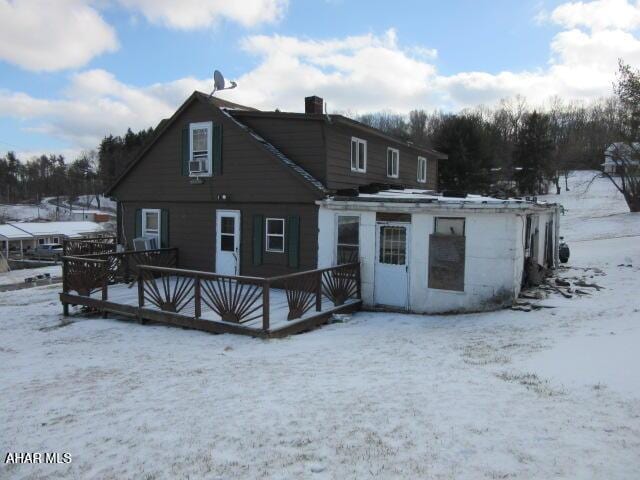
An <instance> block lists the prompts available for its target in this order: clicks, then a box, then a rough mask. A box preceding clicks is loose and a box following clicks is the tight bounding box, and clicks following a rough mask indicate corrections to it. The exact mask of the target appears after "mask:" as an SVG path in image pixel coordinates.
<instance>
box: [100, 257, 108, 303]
mask: <svg viewBox="0 0 640 480" xmlns="http://www.w3.org/2000/svg"><path fill="white" fill-rule="evenodd" d="M101 265H102V301H103V302H104V301H106V300H108V299H109V290H108V289H109V266H108V265H109V264H108V263H107V261H106V260H105V261H104V263H102V264H101Z"/></svg>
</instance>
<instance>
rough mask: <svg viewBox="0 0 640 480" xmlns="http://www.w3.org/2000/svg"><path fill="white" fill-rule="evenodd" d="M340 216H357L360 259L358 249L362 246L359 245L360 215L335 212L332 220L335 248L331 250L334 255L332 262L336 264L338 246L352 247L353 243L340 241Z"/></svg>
mask: <svg viewBox="0 0 640 480" xmlns="http://www.w3.org/2000/svg"><path fill="white" fill-rule="evenodd" d="M340 217H353V218H357V219H358V260H359V259H360V251H361V250H362V248H361V247H360V225H361V223H362V218H360V215H358V214H355V213H337V214H336V216H335V220H334V232H335V234H334V237H335V238H334V242H333V243H334V245H335V246H336V248H335V249H334V250H333V255H334V262H333V263H334V264H335V265H337V264H338V247H340V246H341V245H343V246H347V247H354V246H355V245H353V244H350V243H340V242H339V240H340Z"/></svg>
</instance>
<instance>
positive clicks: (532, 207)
mask: <svg viewBox="0 0 640 480" xmlns="http://www.w3.org/2000/svg"><path fill="white" fill-rule="evenodd" d="M318 205H320V212H319V215H318V217H319V239H318V246H319V247H318V248H319V251H318V267H319V268H323V267H327V266H329V265H336V264H340V263H343V262H345V261H357V260H359V261H360V263H361V282H362V286H361V289H362V300H363V306H364V307H369V308H380V307H382V308H392V309H400V310H407V311H411V312H416V313H441V312H451V311H475V310H486V309H491V308H497V307H499V306H501V305H503V304H509V303H510V302H512V301H513V300H514V299H515V298H516V297H517V296H518V294H519V292H520V289H521V285H522V284H523V280H524V277H525V276H526V275H527V264H532V265H536V264H537V265H540V266H542V267H545V268H553V267H554V266H555V265H556V264H557V254H558V232H559V208H560V207H559V206H558V205H555V204H545V203H538V202H532V201H525V200H518V199H509V200H503V199H497V198H490V197H481V196H466V197H464V198H455V197H443V196H439V195H437V194H434V193H433V192H426V191H420V190H388V191H380V192H378V193H370V194H363V193H360V194H358V195H356V196H351V197H350V196H344V197H341V196H333V197H330V198H327V199H325V200H322V201H319V202H318Z"/></svg>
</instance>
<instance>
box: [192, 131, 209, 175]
mask: <svg viewBox="0 0 640 480" xmlns="http://www.w3.org/2000/svg"><path fill="white" fill-rule="evenodd" d="M212 130H213V124H212V123H211V122H201V123H191V124H190V125H189V138H190V141H189V176H192V177H201V176H209V175H211V150H212V149H211V133H212Z"/></svg>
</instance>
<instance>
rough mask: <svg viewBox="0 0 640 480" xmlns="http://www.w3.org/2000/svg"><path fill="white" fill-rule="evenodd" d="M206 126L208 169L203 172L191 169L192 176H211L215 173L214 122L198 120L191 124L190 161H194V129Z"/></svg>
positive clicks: (190, 174)
mask: <svg viewBox="0 0 640 480" xmlns="http://www.w3.org/2000/svg"><path fill="white" fill-rule="evenodd" d="M203 128H205V129H206V130H207V160H206V162H207V171H206V172H202V173H195V172H193V173H192V172H191V170H189V176H190V177H210V176H211V175H213V172H212V170H213V168H212V166H213V162H212V161H211V159H212V153H213V122H197V123H190V124H189V162H191V161H193V132H194V130H201V129H203Z"/></svg>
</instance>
